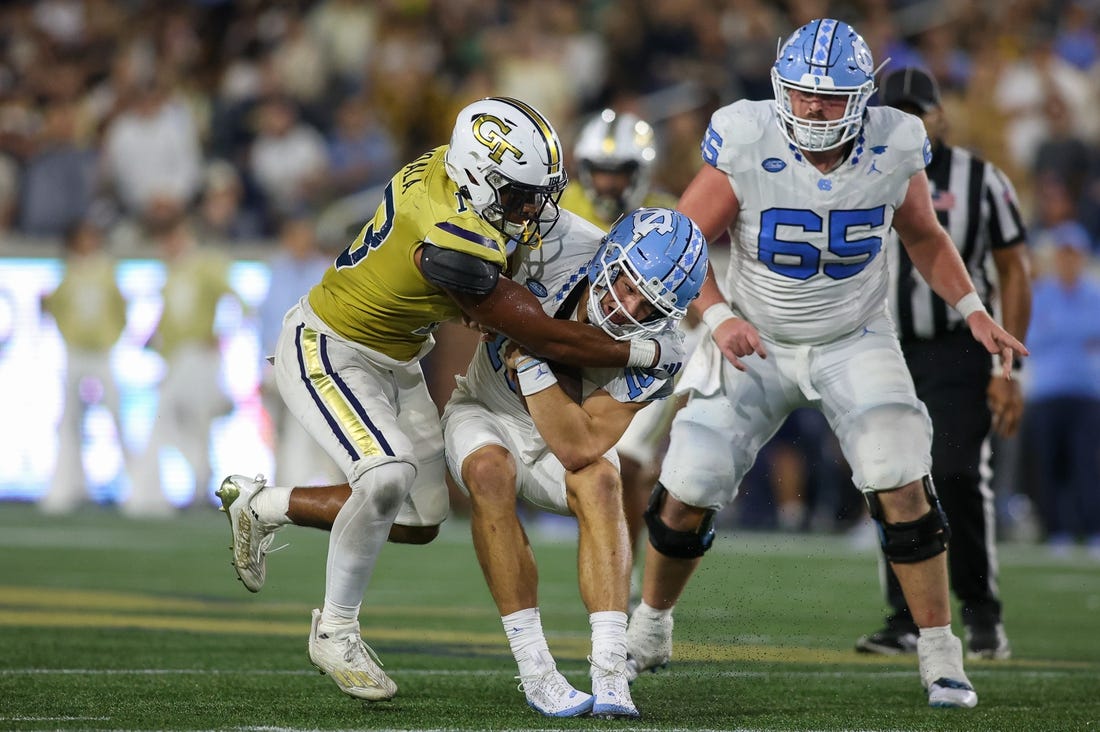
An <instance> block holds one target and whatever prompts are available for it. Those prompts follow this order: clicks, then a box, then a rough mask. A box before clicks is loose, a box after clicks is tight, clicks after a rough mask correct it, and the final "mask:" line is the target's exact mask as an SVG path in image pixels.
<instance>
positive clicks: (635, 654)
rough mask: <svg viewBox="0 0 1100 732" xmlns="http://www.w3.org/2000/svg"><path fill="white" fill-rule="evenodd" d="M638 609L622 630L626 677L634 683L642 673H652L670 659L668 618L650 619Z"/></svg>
mask: <svg viewBox="0 0 1100 732" xmlns="http://www.w3.org/2000/svg"><path fill="white" fill-rule="evenodd" d="M647 610H648V608H646V607H644V606H639V607H637V608H635V610H634V612H633V613H631V615H630V624H629V625H628V626H627V628H626V678H627V680H628V681H631V682H632V681H634V679H636V678H638V674H640V673H642V672H643V671H654V672H655V671H656V670H657V669H659V668H664V667H665V666H668V662H669V661H671V660H672V624H673V623H672V615H671V614H666V615H663V616H654V615H653V614H652V612H648V611H647Z"/></svg>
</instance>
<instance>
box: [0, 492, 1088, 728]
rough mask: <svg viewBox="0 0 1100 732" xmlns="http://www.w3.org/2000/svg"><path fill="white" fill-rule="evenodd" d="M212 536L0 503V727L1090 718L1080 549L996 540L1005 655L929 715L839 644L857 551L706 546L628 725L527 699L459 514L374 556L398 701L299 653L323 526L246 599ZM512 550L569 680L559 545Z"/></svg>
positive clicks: (852, 623)
mask: <svg viewBox="0 0 1100 732" xmlns="http://www.w3.org/2000/svg"><path fill="white" fill-rule="evenodd" d="M227 527H228V523H227V522H226V521H225V519H224V517H223V516H222V515H221V514H220V513H218V512H216V511H214V510H213V509H211V510H209V511H205V510H204V511H198V512H189V513H188V514H187V515H185V516H181V517H180V518H178V519H175V520H172V521H167V522H150V523H137V522H133V521H129V520H127V519H124V518H121V517H118V516H117V515H115V514H114V513H113V512H111V511H109V510H107V509H98V508H97V509H89V510H88V511H86V512H85V513H83V514H81V515H79V516H73V517H65V518H46V517H43V516H41V515H39V514H38V513H37V512H36V510H35V509H34V508H33V507H31V506H26V505H13V504H0V552H2V557H3V558H2V560H0V648H2V649H3V653H2V654H0V729H19V730H27V729H64V730H70V729H83V730H123V729H124V730H135V729H140V730H184V729H186V730H215V729H217V730H271V731H277V730H314V729H316V730H329V729H349V730H350V729H400V730H444V729H446V730H489V729H492V730H509V729H527V730H532V729H539V730H547V729H554V730H557V729H564V730H569V729H595V728H601V727H607V728H612V727H615V728H621V729H652V730H983V731H985V730H1021V731H1028V732H1030V731H1032V730H1057V731H1060V732H1061V731H1065V730H1097V729H1100V565H1098V564H1097V563H1096V562H1089V561H1088V560H1087V559H1085V558H1084V557H1083V556H1081V557H1078V558H1076V559H1070V560H1060V561H1056V560H1053V559H1049V558H1047V556H1046V555H1045V553H1044V551H1043V550H1042V549H1041V548H1037V547H1032V546H1022V545H1007V546H1004V547H1002V552H1001V559H1002V577H1001V583H1002V589H1003V595H1004V598H1005V601H1006V605H1007V607H1008V610H1007V618H1006V620H1007V623H1008V630H1009V634H1010V637H1011V640H1012V643H1013V648H1014V657H1013V660H1011V661H1008V662H971V663H970V664H969V665H968V673H969V674H970V677H971V680H972V681H973V682H974V683H975V685H976V686H977V688H978V691H979V694H980V697H981V703H980V705H979V706H978V707H977V708H976V709H973V710H934V709H930V708H928V707H927V706H926V704H925V701H924V697H923V693H922V691H921V689H920V683H919V681H918V679H917V670H916V660H915V659H914V658H905V659H901V660H891V659H883V658H877V657H867V656H861V655H859V654H856V653H855V652H854V651H853V650H852V644H853V642H854V640H855V639H856V637H858V636H859V635H860V634H861V633H864V632H868V631H870V630H872V629H874V628H875V627H876V625H877V623H878V622H879V621H880V620H881V615H882V607H881V601H880V599H879V592H878V585H877V574H876V568H875V567H876V565H875V557H874V553H873V552H870V551H866V550H863V551H856V550H853V549H851V548H850V547H849V545H848V543H847V542H846V540H845V539H843V538H841V537H823V536H799V537H784V536H777V535H766V534H744V535H736V536H734V535H730V534H720V536H719V539H718V541H717V543H716V548H715V549H714V550H713V551H712V552H711V553H710V554H709V555H708V558H707V561H706V562H704V564H703V568H702V569H701V570H700V572H699V574H698V575H697V576H696V577H695V580H694V581H693V583H692V585H691V587H690V588H689V590H688V593H687V594H686V595H685V597H684V599H683V601H682V602H681V605H680V608H679V609H678V611H677V627H676V646H675V651H674V661H673V664H672V665H671V666H670V667H669V668H668V669H666V670H664V671H662V672H661V673H658V674H646V675H645V676H643V677H642V678H641V679H639V681H638V682H637V683H636V684H635V685H634V699H635V701H636V702H637V704H638V706H639V708H640V709H641V710H642V713H643V717H642V719H641V720H640V721H638V722H635V723H633V724H629V725H628V724H626V723H623V722H613V721H600V720H593V719H571V720H556V719H547V718H544V717H541V716H539V715H537V714H536V713H535V712H533V711H531V710H530V709H528V708H527V706H526V704H525V703H524V699H523V695H522V694H521V693H519V692H518V691H516V681H515V680H514V679H513V676H514V675H515V668H514V664H513V661H512V658H511V655H510V654H509V652H508V646H507V643H506V641H505V638H504V634H503V632H502V631H501V628H500V619H499V617H498V616H497V614H496V611H495V608H494V607H493V604H492V600H491V599H490V597H489V593H488V591H487V590H486V589H485V586H484V582H483V580H482V578H481V575H480V571H479V570H478V567H477V562H476V559H475V557H474V553H473V549H472V547H471V545H470V541H469V535H468V533H469V527H468V525H467V524H466V523H464V522H463V521H461V520H457V519H456V520H452V521H451V522H448V524H447V525H446V526H445V530H444V532H443V534H442V535H441V536H440V538H439V539H438V540H437V541H436V542H435V543H433V544H431V545H429V546H423V547H403V546H393V545H390V546H387V547H386V549H385V551H384V552H383V554H382V558H381V561H380V564H379V568H378V571H377V572H376V574H375V577H374V581H373V583H372V585H371V588H370V590H369V594H368V597H367V599H366V602H365V604H364V610H363V618H362V625H363V632H364V636H365V637H366V638H367V640H368V642H369V643H371V644H372V645H373V647H374V648H375V650H377V651H378V652H379V654H380V655H381V657H382V659H383V661H384V662H385V664H386V670H387V671H388V672H389V673H390V675H391V676H392V677H393V678H394V680H396V681H397V683H398V685H399V686H400V692H399V694H398V697H397V698H396V699H395V700H394V701H392V702H388V703H382V704H375V705H364V704H362V703H360V702H357V701H355V700H352V699H351V698H349V697H346V696H344V695H342V694H341V693H340V692H339V691H338V690H337V688H336V686H335V685H334V684H333V683H332V682H331V681H330V680H329V679H328V678H326V677H323V676H320V675H318V674H317V673H316V672H315V671H314V670H313V668H312V667H311V666H310V665H309V661H308V659H307V657H306V650H305V649H306V636H307V634H308V630H309V612H310V609H311V608H312V607H315V606H318V605H319V603H320V601H321V598H322V595H323V585H324V577H323V570H324V557H325V539H326V537H325V535H323V534H322V533H320V532H318V531H314V530H308V529H300V528H295V527H291V528H289V529H287V530H285V531H284V532H283V533H282V534H280V538H284V539H286V540H289V541H290V543H291V546H290V547H289V548H287V549H286V550H284V551H282V552H280V553H278V554H275V555H273V556H272V557H271V559H270V562H269V572H268V585H267V587H266V588H265V589H264V591H263V592H262V593H260V594H258V595H251V594H249V593H248V592H247V591H246V590H245V589H244V588H243V587H242V586H241V585H240V584H239V583H238V582H237V580H236V578H235V576H234V574H233V571H232V569H231V568H230V567H229V558H230V555H229V552H228V550H227V549H226V547H227V546H228V528H227ZM532 539H533V541H534V543H535V548H536V553H537V555H538V558H539V561H540V572H541V582H542V585H541V604H542V613H543V623H544V626H545V627H546V629H547V632H548V635H549V638H550V646H551V649H552V650H553V651H554V652H555V655H556V656H557V658H558V660H559V664H560V667H561V668H562V670H563V672H564V673H565V674H566V675H567V676H568V677H570V679H571V680H572V681H573V682H574V683H575V684H576V685H578V686H581V687H582V688H583V685H584V683H585V678H584V677H585V673H586V671H587V664H586V662H585V660H584V658H585V655H586V653H587V649H588V625H587V619H586V613H585V610H584V608H583V606H582V604H581V602H580V599H579V594H578V592H577V589H576V573H575V569H574V546H573V545H572V544H571V543H568V542H561V541H557V542H555V541H550V540H548V539H544V540H539V539H538V535H537V534H535V533H534V532H533V536H532ZM956 625H958V621H956ZM957 630H958V631H959V632H961V629H958V628H957Z"/></svg>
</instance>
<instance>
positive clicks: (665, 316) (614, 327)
mask: <svg viewBox="0 0 1100 732" xmlns="http://www.w3.org/2000/svg"><path fill="white" fill-rule="evenodd" d="M707 266H708V265H707V241H706V239H705V238H704V237H703V232H701V231H700V230H699V227H698V226H697V225H696V224H695V222H694V221H692V220H691V219H690V218H688V217H687V216H685V215H684V214H682V213H680V212H679V211H673V210H672V209H669V208H639V209H635V210H634V211H632V212H630V213H628V214H626V215H625V216H623V218H621V219H619V221H618V223H616V224H615V225H614V226H613V227H611V231H609V232H608V234H607V236H605V237H604V239H603V241H602V242H601V243H600V248H599V249H598V250H597V251H596V256H595V257H593V258H592V261H591V262H590V263H589V265H588V279H589V282H590V283H591V286H592V289H591V292H590V293H589V296H588V322H590V323H592V324H593V325H598V326H599V327H600V328H603V330H604V332H606V333H607V334H608V335H610V336H611V337H612V338H615V339H616V340H620V341H621V340H627V339H630V338H634V337H637V336H644V335H646V334H654V333H659V332H660V331H662V330H664V329H665V328H668V327H671V326H674V325H675V324H676V322H678V321H679V320H680V319H681V318H683V317H684V316H685V315H686V314H687V308H688V303H690V302H691V301H692V300H694V299H695V298H696V297H698V296H699V289H700V288H701V287H702V286H703V279H704V278H705V277H706V275H707ZM619 277H626V278H628V279H629V281H630V284H631V285H633V286H634V287H635V288H636V289H637V290H638V291H639V292H641V293H642V295H644V296H645V298H646V299H647V300H648V301H649V302H650V303H651V304H652V305H653V312H652V313H650V314H649V315H648V316H646V317H643V318H641V319H640V320H639V319H637V318H635V317H634V315H632V314H631V312H630V310H629V308H628V307H627V306H626V305H624V304H623V302H622V301H621V300H620V298H619V294H618V293H617V292H616V291H615V288H614V287H613V285H614V283H615V280H616V279H617V278H619ZM605 295H609V296H610V299H611V302H612V303H613V307H612V308H611V309H610V312H606V311H605V308H604V307H603V304H602V303H603V301H604V299H605V298H604V296H605Z"/></svg>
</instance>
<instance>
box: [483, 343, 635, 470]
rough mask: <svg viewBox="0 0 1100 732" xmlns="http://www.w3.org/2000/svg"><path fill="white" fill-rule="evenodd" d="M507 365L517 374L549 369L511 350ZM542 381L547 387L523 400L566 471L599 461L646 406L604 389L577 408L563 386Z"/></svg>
mask: <svg viewBox="0 0 1100 732" xmlns="http://www.w3.org/2000/svg"><path fill="white" fill-rule="evenodd" d="M505 361H506V363H507V364H508V367H509V368H511V369H514V370H516V371H517V372H518V371H521V370H523V369H525V368H532V369H546V370H549V368H550V366H549V365H548V364H546V363H545V362H542V361H539V360H538V359H534V358H532V357H531V356H530V355H528V354H527V353H526V352H525V351H524V350H523V349H520V348H513V349H512V350H510V351H509V352H508V354H507V355H506V357H505ZM543 378H545V380H546V384H547V386H546V387H545V388H543V389H540V390H539V391H537V392H535V393H533V394H529V395H527V396H525V397H524V400H525V402H526V404H527V411H528V412H529V413H530V415H531V419H532V421H534V423H535V427H537V428H538V430H539V434H540V435H541V436H542V439H543V441H545V442H546V446H547V447H549V448H550V451H551V452H552V453H554V455H555V456H557V458H558V459H559V460H560V461H561V463H562V465H564V466H565V468H566V470H570V471H576V470H580V469H581V468H583V467H585V466H586V465H590V464H592V463H593V462H594V461H596V460H598V459H600V457H602V456H603V455H604V454H605V453H606V452H607V451H608V450H610V449H611V448H612V447H614V446H615V443H617V442H618V441H619V438H621V437H622V436H623V433H624V432H626V428H627V426H629V424H630V420H631V419H632V418H633V417H634V414H635V413H636V412H638V411H639V410H640V409H641V408H642V407H644V406H645V404H646V402H620V401H618V400H616V399H614V398H613V397H612V396H611V395H610V394H608V393H607V392H606V391H604V390H603V389H597V390H596V391H595V392H593V393H592V394H591V395H589V397H588V398H587V399H585V400H584V401H583V402H582V403H580V404H578V403H577V402H576V401H575V400H574V398H573V397H572V396H570V395H569V394H568V393H566V390H565V389H564V388H563V387H562V384H561V383H560V382H558V381H554V380H552V379H550V378H549V375H548V374H543ZM555 378H556V377H555ZM521 383H522V382H521Z"/></svg>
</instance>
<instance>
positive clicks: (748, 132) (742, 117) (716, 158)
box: [703, 100, 775, 172]
mask: <svg viewBox="0 0 1100 732" xmlns="http://www.w3.org/2000/svg"><path fill="white" fill-rule="evenodd" d="M773 114H774V111H773V109H772V105H771V103H770V102H750V101H745V100H741V101H737V102H734V103H733V104H729V105H726V106H725V107H722V108H720V109H718V110H717V111H715V113H714V114H713V115H711V118H710V127H708V128H707V132H706V135H705V136H704V138H703V160H704V161H706V162H707V163H709V164H711V165H713V166H714V167H716V168H718V169H719V170H723V171H725V172H730V171H731V170H733V168H734V165H735V164H736V162H737V160H738V158H739V157H740V156H741V155H740V154H741V152H742V151H743V150H744V148H746V147H748V146H751V145H753V144H755V143H757V142H759V141H760V139H761V138H762V137H763V136H764V132H765V130H766V129H767V125H772V126H774V125H775V121H774V119H773V116H772V115H773Z"/></svg>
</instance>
